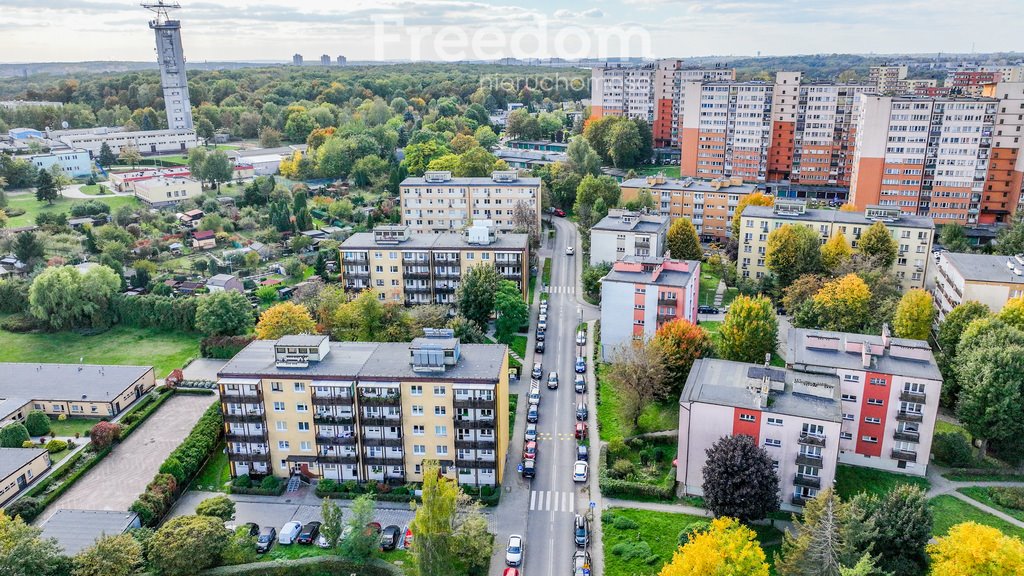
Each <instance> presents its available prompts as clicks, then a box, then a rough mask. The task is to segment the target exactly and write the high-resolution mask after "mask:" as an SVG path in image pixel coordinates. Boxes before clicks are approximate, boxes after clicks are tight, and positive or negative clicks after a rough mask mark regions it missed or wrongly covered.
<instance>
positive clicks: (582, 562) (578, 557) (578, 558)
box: [572, 550, 590, 576]
mask: <svg viewBox="0 0 1024 576" xmlns="http://www.w3.org/2000/svg"><path fill="white" fill-rule="evenodd" d="M589 571H590V552H587V551H586V550H577V551H576V553H574V554H573V555H572V576H584V574H586V573H587V572H589Z"/></svg>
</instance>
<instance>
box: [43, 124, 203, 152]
mask: <svg viewBox="0 0 1024 576" xmlns="http://www.w3.org/2000/svg"><path fill="white" fill-rule="evenodd" d="M46 137H47V138H52V139H54V140H59V141H61V142H63V143H64V144H66V145H67V146H69V147H71V148H84V149H86V150H88V151H89V152H91V153H92V155H93V156H96V155H98V154H99V153H100V148H101V147H102V146H103V143H104V142H106V143H107V145H108V146H110V150H111V151H112V152H113V153H114V154H119V153H120V152H121V147H122V146H133V147H135V148H136V149H138V151H139V152H141V153H142V154H160V153H169V152H185V153H187V152H188V150H189V149H191V148H195V147H196V146H197V145H199V140H198V139H197V138H196V132H195V130H138V131H134V132H125V131H123V130H121V129H120V128H85V129H81V130H47V132H46Z"/></svg>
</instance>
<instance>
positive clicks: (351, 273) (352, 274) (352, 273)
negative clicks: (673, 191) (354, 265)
mask: <svg viewBox="0 0 1024 576" xmlns="http://www.w3.org/2000/svg"><path fill="white" fill-rule="evenodd" d="M342 274H343V275H344V276H345V278H348V279H356V278H362V279H367V280H368V279H369V278H370V271H369V270H345V271H344V272H342Z"/></svg>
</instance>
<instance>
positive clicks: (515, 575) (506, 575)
mask: <svg viewBox="0 0 1024 576" xmlns="http://www.w3.org/2000/svg"><path fill="white" fill-rule="evenodd" d="M501 576H522V575H521V574H520V572H519V570H517V569H515V568H505V570H504V572H502V573H501Z"/></svg>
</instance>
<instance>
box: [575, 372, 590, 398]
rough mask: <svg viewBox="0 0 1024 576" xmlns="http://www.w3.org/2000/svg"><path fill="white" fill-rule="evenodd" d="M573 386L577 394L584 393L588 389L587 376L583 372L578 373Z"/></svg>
mask: <svg viewBox="0 0 1024 576" xmlns="http://www.w3.org/2000/svg"><path fill="white" fill-rule="evenodd" d="M573 388H575V389H576V393H577V394H583V393H584V392H586V391H587V378H586V376H584V375H583V374H577V375H576V378H574V379H573Z"/></svg>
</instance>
